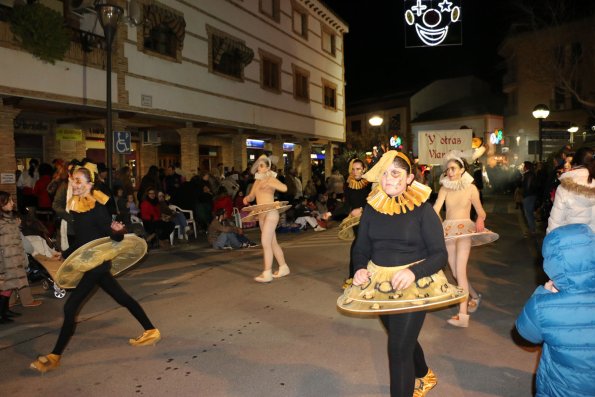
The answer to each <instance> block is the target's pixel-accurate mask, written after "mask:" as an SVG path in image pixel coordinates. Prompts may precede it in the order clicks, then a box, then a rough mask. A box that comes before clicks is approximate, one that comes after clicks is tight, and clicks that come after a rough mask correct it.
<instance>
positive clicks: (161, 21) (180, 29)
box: [144, 4, 186, 50]
mask: <svg viewBox="0 0 595 397" xmlns="http://www.w3.org/2000/svg"><path fill="white" fill-rule="evenodd" d="M162 25H163V26H167V27H168V28H170V29H171V30H172V31H173V33H174V35H175V36H176V38H177V40H178V48H179V49H180V50H182V48H183V47H184V37H185V36H186V21H185V20H184V16H183V15H180V14H178V13H176V12H174V11H173V10H169V9H167V8H164V7H161V6H158V5H156V4H150V5H145V31H144V33H145V36H147V37H148V36H149V35H150V33H151V30H152V29H153V28H156V27H158V26H162Z"/></svg>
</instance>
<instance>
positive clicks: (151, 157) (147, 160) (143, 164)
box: [136, 145, 159, 186]
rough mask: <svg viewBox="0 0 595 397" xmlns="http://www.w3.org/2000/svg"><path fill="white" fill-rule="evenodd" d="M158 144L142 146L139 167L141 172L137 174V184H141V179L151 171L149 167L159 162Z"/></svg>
mask: <svg viewBox="0 0 595 397" xmlns="http://www.w3.org/2000/svg"><path fill="white" fill-rule="evenodd" d="M157 148H158V146H153V145H147V146H144V145H143V146H142V147H141V149H140V153H139V160H140V167H139V168H138V170H139V174H138V175H137V178H138V179H137V182H136V186H140V180H141V179H142V177H143V176H145V174H146V173H147V171H149V167H150V166H152V165H158V164H159V156H158V150H157Z"/></svg>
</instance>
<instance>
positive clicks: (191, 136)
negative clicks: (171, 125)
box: [178, 124, 200, 179]
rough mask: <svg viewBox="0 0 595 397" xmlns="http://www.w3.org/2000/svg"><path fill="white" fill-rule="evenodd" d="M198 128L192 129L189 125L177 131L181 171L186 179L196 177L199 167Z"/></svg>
mask: <svg viewBox="0 0 595 397" xmlns="http://www.w3.org/2000/svg"><path fill="white" fill-rule="evenodd" d="M199 133H200V128H194V127H192V124H189V125H188V126H187V127H186V128H180V129H178V134H180V153H181V157H182V164H181V167H182V170H183V171H184V173H185V174H186V175H184V176H185V177H186V178H187V179H190V178H191V177H192V176H194V175H197V173H198V167H199V166H200V164H199V161H198V134H199Z"/></svg>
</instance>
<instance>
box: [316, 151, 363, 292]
mask: <svg viewBox="0 0 595 397" xmlns="http://www.w3.org/2000/svg"><path fill="white" fill-rule="evenodd" d="M365 171H366V165H365V164H364V162H363V161H362V160H360V159H358V158H355V159H353V160H351V161H350V162H349V177H348V178H347V186H346V187H345V190H344V192H345V193H344V199H345V201H344V202H343V205H342V206H340V207H339V208H337V209H336V210H335V211H334V212H327V213H326V214H324V215H323V216H322V217H323V219H325V220H326V219H328V218H330V217H331V216H333V217H336V216H340V215H347V217H346V218H345V219H343V222H341V225H339V238H340V239H342V240H348V241H353V243H352V244H351V249H350V255H349V275H348V277H347V279H346V280H345V282H344V283H343V289H345V288H347V287H349V286H350V285H351V282H352V280H353V273H354V272H355V271H354V269H353V247H354V246H355V239H356V238H357V231H358V226H357V225H358V224H359V220H360V216H361V215H362V211H363V210H364V207H365V205H366V198H367V197H368V194H370V189H371V188H372V184H371V183H369V182H368V181H367V180H366V179H364V178H363V175H364V172H365Z"/></svg>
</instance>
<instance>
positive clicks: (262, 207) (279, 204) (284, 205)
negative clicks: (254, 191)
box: [242, 201, 291, 222]
mask: <svg viewBox="0 0 595 397" xmlns="http://www.w3.org/2000/svg"><path fill="white" fill-rule="evenodd" d="M288 203H289V202H288V201H275V202H273V203H266V204H256V205H251V206H249V207H244V208H242V212H248V215H246V216H245V217H244V218H242V222H249V221H253V220H257V218H258V216H259V215H260V214H265V213H267V212H271V211H279V213H281V212H285V211H287V210H288V209H290V208H291V205H288Z"/></svg>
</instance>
